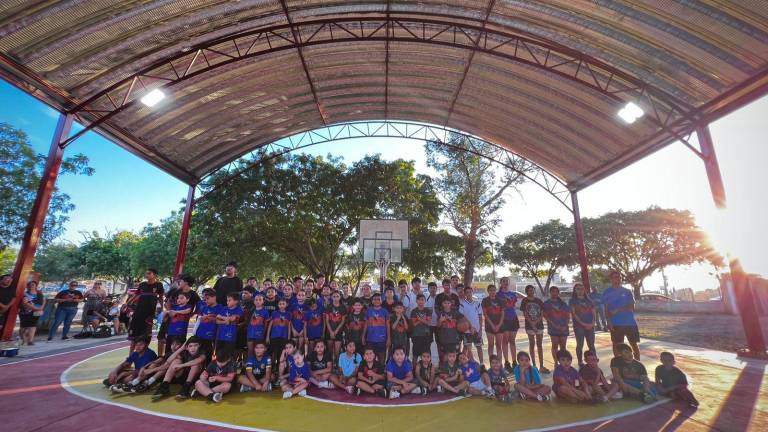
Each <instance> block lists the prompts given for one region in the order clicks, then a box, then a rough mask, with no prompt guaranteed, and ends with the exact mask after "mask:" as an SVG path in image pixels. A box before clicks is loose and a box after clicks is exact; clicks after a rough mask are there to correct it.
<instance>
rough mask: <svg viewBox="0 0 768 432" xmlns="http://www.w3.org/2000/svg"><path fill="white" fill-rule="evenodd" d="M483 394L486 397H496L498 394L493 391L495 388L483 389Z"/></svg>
mask: <svg viewBox="0 0 768 432" xmlns="http://www.w3.org/2000/svg"><path fill="white" fill-rule="evenodd" d="M483 395H484V396H485V398H486V399H493V398H495V397H496V394H494V393H493V390H483Z"/></svg>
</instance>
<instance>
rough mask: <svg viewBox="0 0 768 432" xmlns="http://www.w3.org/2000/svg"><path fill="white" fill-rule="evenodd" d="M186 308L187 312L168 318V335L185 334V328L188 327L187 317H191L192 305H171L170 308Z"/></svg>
mask: <svg viewBox="0 0 768 432" xmlns="http://www.w3.org/2000/svg"><path fill="white" fill-rule="evenodd" d="M184 309H187V310H189V312H188V313H185V314H175V315H174V316H172V317H170V319H169V320H168V336H186V335H187V328H188V327H189V319H190V318H191V317H192V305H189V304H185V305H182V306H179V305H173V306H171V310H174V311H181V310H184Z"/></svg>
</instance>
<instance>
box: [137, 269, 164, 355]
mask: <svg viewBox="0 0 768 432" xmlns="http://www.w3.org/2000/svg"><path fill="white" fill-rule="evenodd" d="M144 277H145V278H146V279H147V280H146V281H144V282H142V283H140V284H139V288H138V290H137V292H136V296H135V297H134V298H135V303H136V309H135V311H134V312H133V316H132V317H131V323H130V325H129V326H128V340H130V341H131V347H130V351H129V352H133V348H134V345H135V342H134V341H135V340H136V339H137V338H141V337H146V338H147V339H146V340H150V339H152V327H153V322H154V320H155V312H156V310H157V303H158V302H161V303H162V301H163V297H164V295H165V289H164V288H163V284H162V282H160V281H159V280H157V270H155V269H153V268H148V269H147V271H146V272H144Z"/></svg>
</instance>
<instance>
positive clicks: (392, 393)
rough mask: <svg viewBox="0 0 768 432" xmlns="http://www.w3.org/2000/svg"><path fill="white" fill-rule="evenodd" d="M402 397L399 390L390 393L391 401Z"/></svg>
mask: <svg viewBox="0 0 768 432" xmlns="http://www.w3.org/2000/svg"><path fill="white" fill-rule="evenodd" d="M399 397H400V392H399V391H397V390H390V391H389V398H390V399H397V398H399Z"/></svg>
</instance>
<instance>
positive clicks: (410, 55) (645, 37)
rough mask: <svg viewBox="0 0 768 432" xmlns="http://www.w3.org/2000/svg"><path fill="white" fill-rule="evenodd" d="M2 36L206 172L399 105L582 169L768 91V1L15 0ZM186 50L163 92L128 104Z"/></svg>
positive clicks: (148, 153) (114, 125) (163, 160)
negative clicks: (626, 109)
mask: <svg viewBox="0 0 768 432" xmlns="http://www.w3.org/2000/svg"><path fill="white" fill-rule="evenodd" d="M264 29H273V30H274V31H271V32H266V31H264ZM260 31H261V32H260ZM294 34H295V35H296V36H297V37H298V39H299V41H300V43H295V42H296V41H295V40H294ZM525 41H527V43H526V42H525ZM201 47H203V48H208V50H203V51H201V52H199V53H198V52H197V50H198V49H200V48H201ZM0 53H1V54H2V57H0V60H2V61H0V71H1V72H2V76H4V77H5V78H6V79H9V80H10V81H11V82H14V83H15V84H17V85H21V86H24V87H25V88H26V89H27V90H28V91H30V92H32V93H34V94H36V95H37V96H39V97H41V98H42V99H44V100H46V101H47V102H49V103H51V104H52V105H54V106H55V107H57V108H59V109H62V110H72V109H73V108H75V107H78V106H80V108H87V110H80V111H79V112H78V114H79V116H80V118H81V119H82V121H84V122H86V123H90V122H94V121H98V122H99V125H98V130H99V131H101V132H102V133H104V134H106V135H108V136H110V137H112V138H114V139H115V140H117V141H120V143H121V145H123V146H126V147H127V148H129V149H131V150H132V151H134V152H135V153H137V154H139V155H140V156H142V157H144V158H145V159H147V160H149V161H151V162H153V163H155V164H157V165H158V166H160V167H162V168H163V169H165V170H167V171H168V172H170V173H172V174H174V175H176V176H177V177H179V178H181V179H183V180H185V181H187V182H191V183H194V182H196V181H197V180H199V179H200V178H202V177H204V176H205V175H206V174H208V173H210V172H212V171H214V170H215V169H217V168H218V167H220V166H222V165H224V164H226V163H228V162H230V161H232V160H233V159H236V158H237V157H239V156H240V155H242V154H245V153H247V152H249V151H251V150H253V149H255V148H258V147H260V146H263V145H266V144H267V143H269V142H272V141H274V140H277V139H280V138H282V137H285V136H288V135H291V134H294V133H298V132H302V131H306V130H310V129H313V128H316V127H319V126H323V125H328V124H335V123H343V122H349V121H359V120H382V119H385V117H386V118H387V119H392V120H398V119H401V120H411V121H419V122H426V123H433V124H438V125H441V126H447V127H451V128H455V129H460V130H463V131H465V132H468V133H470V134H473V135H476V136H479V137H481V138H483V139H486V140H488V141H491V142H494V143H496V144H498V145H501V146H504V147H506V148H508V149H510V150H512V151H514V152H515V153H517V154H520V155H522V156H524V157H526V158H528V159H530V160H531V161H533V162H535V163H537V164H539V165H540V166H542V167H544V168H545V169H547V170H548V171H550V172H551V173H552V174H553V175H555V176H557V177H559V178H560V179H562V180H563V181H564V182H566V183H567V184H569V185H571V186H573V187H575V188H578V187H583V186H585V185H588V184H590V183H591V182H594V181H595V180H597V179H599V178H602V177H603V176H605V175H607V174H609V173H610V172H612V171H614V170H615V169H618V168H620V167H621V166H623V165H625V164H627V163H629V162H631V161H633V160H636V159H637V158H639V157H642V156H643V155H645V154H647V153H649V152H651V151H653V150H655V149H657V148H659V146H661V145H664V144H666V143H669V142H670V141H672V140H674V138H675V137H676V136H679V135H682V134H685V133H687V132H688V130H689V129H690V128H691V127H692V125H693V124H694V123H695V122H697V121H706V120H707V119H708V116H709V115H712V114H713V113H715V112H717V110H725V111H727V110H728V109H729V108H730V107H731V106H735V105H736V104H737V103H739V102H738V101H739V98H740V97H743V96H744V95H745V93H747V92H750V91H753V90H755V91H761V92H762V91H765V89H766V88H768V1H764V0H763V1H759V0H752V1H749V0H734V1H727V2H724V1H717V0H657V1H650V0H622V1H608V0H594V1H573V0H547V1H522V0H520V1H513V0H490V1H489V0H483V1H462V0H422V1H418V2H416V1H404V0H391V1H327V0H300V1H294V0H283V1H280V0H278V1H270V0H241V1H224V0H218V1H215V0H209V1H175V0H157V1H146V0H141V1H138V0H137V1H127V0H70V1H63V2H51V1H43V0H39V1H29V0H8V1H4V2H1V3H0ZM196 53H197V54H196ZM253 53H258V55H256V54H253ZM193 57H197V58H196V59H195V60H192V59H193ZM241 57H242V58H241ZM166 59H174V60H172V61H170V62H164V60H166ZM233 59H234V60H233ZM235 60H236V61H235ZM222 62H227V63H226V64H224V65H222V66H217V64H218V63H222ZM305 67H306V68H305ZM187 69H188V73H189V74H190V76H188V77H186V78H184V79H178V80H177V81H178V82H175V83H173V84H172V85H169V86H168V87H167V88H166V90H167V91H166V92H167V93H168V95H169V98H168V100H167V101H164V102H163V103H162V104H160V105H158V106H157V107H154V108H148V107H145V106H143V105H141V104H138V103H128V104H127V105H126V106H122V100H123V99H125V100H126V101H127V102H131V101H132V100H133V99H134V98H137V97H138V96H139V95H140V94H142V93H143V92H146V91H148V90H149V89H151V88H153V87H157V86H159V85H163V84H164V83H167V81H168V80H169V79H174V77H176V78H178V77H179V76H180V75H182V76H183V75H184V71H186V70H187ZM139 73H141V74H143V75H142V77H143V79H139V80H138V81H135V82H133V89H132V90H131V93H130V94H129V97H127V98H126V97H125V95H126V93H129V90H128V89H129V88H130V87H131V78H132V77H133V76H134V75H135V74H139ZM637 83H641V84H642V86H643V88H642V89H634V88H635V87H638V84H637ZM110 86H114V89H112V90H110V91H109V92H106V93H105V92H104V91H105V89H108V88H110ZM633 89H634V90H633ZM649 95H650V96H649ZM90 99H93V100H90ZM629 100H637V101H638V103H640V104H641V105H642V106H643V107H644V109H646V111H647V112H648V113H649V114H648V115H646V117H644V118H643V119H641V120H640V121H638V122H636V123H635V124H632V125H626V124H624V123H622V122H621V121H620V120H619V119H618V118H617V117H616V112H617V111H618V109H619V108H621V106H622V105H623V103H625V102H626V101H629ZM86 101H87V103H86V104H85V105H83V103H84V102H86ZM116 107H120V109H119V110H117V111H118V112H115V113H114V114H111V115H109V116H108V119H107V120H99V118H100V117H102V116H104V115H105V114H107V113H108V112H109V111H113V110H115V108H116ZM651 114H654V115H651ZM654 118H655V119H656V121H654Z"/></svg>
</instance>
